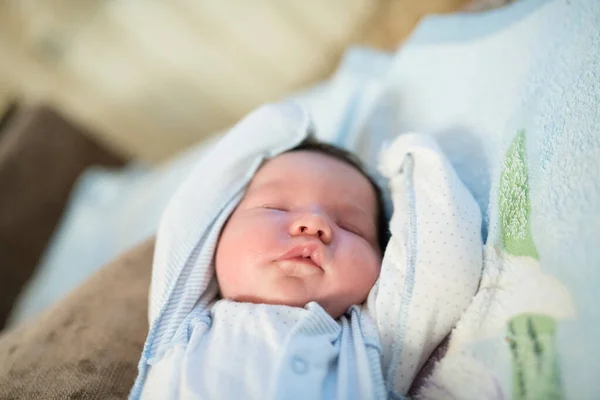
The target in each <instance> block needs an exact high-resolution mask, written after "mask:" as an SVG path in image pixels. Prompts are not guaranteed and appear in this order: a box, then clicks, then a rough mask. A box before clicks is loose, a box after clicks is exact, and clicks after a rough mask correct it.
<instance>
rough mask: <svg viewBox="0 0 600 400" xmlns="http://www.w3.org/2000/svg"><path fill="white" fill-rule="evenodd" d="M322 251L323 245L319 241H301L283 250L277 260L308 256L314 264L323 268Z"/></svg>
mask: <svg viewBox="0 0 600 400" xmlns="http://www.w3.org/2000/svg"><path fill="white" fill-rule="evenodd" d="M323 251H324V250H323V245H322V244H320V243H316V242H307V243H302V244H299V245H296V246H294V247H292V248H291V249H290V250H288V251H287V252H285V253H284V254H283V255H281V257H279V260H280V261H284V260H290V259H294V258H310V259H311V261H312V262H313V263H315V265H317V266H318V267H319V268H321V269H323Z"/></svg>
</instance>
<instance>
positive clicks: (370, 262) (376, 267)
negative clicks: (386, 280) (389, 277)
mask: <svg viewBox="0 0 600 400" xmlns="http://www.w3.org/2000/svg"><path fill="white" fill-rule="evenodd" d="M351 248H352V254H351V260H349V265H351V266H352V267H351V274H350V275H351V277H350V276H349V278H351V279H350V282H349V283H350V284H351V285H353V286H354V289H355V290H358V291H366V292H368V291H369V290H371V287H372V286H373V285H374V284H375V281H376V280H377V277H378V276H379V272H380V270H381V260H380V258H379V255H378V253H377V252H375V251H374V250H373V248H372V247H371V246H370V245H368V244H367V245H365V244H362V243H360V244H354V245H353V246H352V247H351Z"/></svg>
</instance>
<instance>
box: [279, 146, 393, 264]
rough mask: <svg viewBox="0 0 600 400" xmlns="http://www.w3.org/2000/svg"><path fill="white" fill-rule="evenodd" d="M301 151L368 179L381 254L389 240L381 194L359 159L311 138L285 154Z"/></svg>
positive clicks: (343, 150)
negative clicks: (321, 156) (328, 159)
mask: <svg viewBox="0 0 600 400" xmlns="http://www.w3.org/2000/svg"><path fill="white" fill-rule="evenodd" d="M301 150H304V151H315V152H317V153H321V154H325V155H328V156H331V157H333V158H335V159H337V160H340V161H342V162H345V163H346V164H348V165H350V166H352V167H354V168H355V169H356V170H357V171H358V172H360V173H361V174H362V175H363V176H364V177H365V178H367V179H368V181H369V183H370V184H371V186H372V187H373V190H374V191H375V197H376V198H377V238H378V242H379V247H380V248H381V252H382V253H383V251H385V247H386V246H387V243H388V240H389V230H388V224H387V218H386V215H385V207H384V203H383V193H382V191H381V189H380V188H379V186H378V185H377V183H376V182H375V180H374V179H373V178H372V177H371V176H370V175H369V174H368V173H367V170H366V169H365V167H364V165H363V163H362V162H361V161H360V159H359V158H358V157H357V156H356V155H355V154H353V153H351V152H349V151H348V150H345V149H342V148H340V147H337V146H334V145H332V144H329V143H325V142H321V141H319V140H317V139H315V138H313V137H309V138H308V139H306V140H304V141H303V142H302V143H300V144H299V145H298V146H296V147H294V148H292V149H290V150H288V151H287V153H290V152H293V151H301Z"/></svg>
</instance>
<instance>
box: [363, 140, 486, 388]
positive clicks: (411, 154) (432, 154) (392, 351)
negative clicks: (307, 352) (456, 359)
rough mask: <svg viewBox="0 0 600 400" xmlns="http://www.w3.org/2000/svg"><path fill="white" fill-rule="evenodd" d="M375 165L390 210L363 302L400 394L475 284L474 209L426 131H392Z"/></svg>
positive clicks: (391, 384) (478, 248) (477, 224)
mask: <svg viewBox="0 0 600 400" xmlns="http://www.w3.org/2000/svg"><path fill="white" fill-rule="evenodd" d="M379 169H380V171H381V172H382V173H383V175H384V176H386V177H387V178H388V179H389V186H390V191H391V198H392V202H393V207H394V212H393V216H392V220H391V222H390V231H391V239H390V242H389V244H388V247H387V249H386V251H385V254H384V257H383V262H382V268H381V274H380V276H379V279H378V281H377V284H376V285H375V287H374V288H373V290H372V291H371V293H370V295H369V299H368V301H367V305H366V307H367V312H368V313H369V314H370V315H371V316H372V317H373V318H374V319H375V321H376V325H377V328H378V331H379V337H380V339H381V344H382V346H383V348H382V349H383V373H384V378H385V381H386V385H387V389H388V390H389V391H391V392H393V393H395V394H396V395H405V394H406V393H407V392H408V389H409V388H410V385H411V383H412V380H413V379H414V377H415V375H416V374H417V373H418V371H419V369H420V368H421V366H422V365H423V363H424V362H425V361H426V360H427V358H428V357H429V355H430V354H431V353H432V351H433V350H434V349H435V348H436V346H437V345H438V344H439V343H440V342H441V341H442V340H443V338H444V337H445V336H446V335H447V334H448V333H449V332H450V331H451V330H452V328H453V327H454V325H455V324H456V322H457V321H458V319H459V318H460V316H461V315H462V312H463V311H464V310H465V308H466V307H467V305H468V304H469V303H470V301H471V299H472V298H473V296H474V294H475V292H476V290H477V287H478V284H479V279H480V276H481V268H482V239H481V211H480V209H479V206H478V205H477V203H476V201H475V200H474V198H473V197H472V195H471V194H470V193H469V191H468V190H467V188H466V187H465V185H464V184H463V183H462V182H461V181H460V179H459V178H458V176H457V175H456V172H455V171H454V169H453V168H452V166H451V165H450V163H449V162H448V160H447V159H446V158H445V156H444V155H443V153H442V152H441V150H440V149H439V147H438V145H437V143H436V142H435V140H434V139H433V138H431V137H430V136H426V135H420V134H405V135H402V136H400V137H399V138H398V139H397V140H396V141H394V142H393V143H392V145H391V146H390V147H389V148H388V149H387V150H386V151H385V152H384V153H383V154H382V158H381V163H380V167H379Z"/></svg>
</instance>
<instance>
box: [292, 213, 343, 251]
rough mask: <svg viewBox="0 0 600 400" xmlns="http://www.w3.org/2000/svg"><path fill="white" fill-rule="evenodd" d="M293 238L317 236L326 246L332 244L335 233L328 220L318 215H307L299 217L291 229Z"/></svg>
mask: <svg viewBox="0 0 600 400" xmlns="http://www.w3.org/2000/svg"><path fill="white" fill-rule="evenodd" d="M290 235H291V236H315V237H318V238H319V239H320V240H321V242H323V243H324V244H329V243H331V239H332V235H333V232H332V230H331V226H330V225H329V223H328V221H327V219H326V218H325V217H324V216H322V215H320V214H318V213H306V214H302V215H301V216H300V217H298V218H297V219H296V220H295V221H294V222H293V223H292V225H291V227H290Z"/></svg>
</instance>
